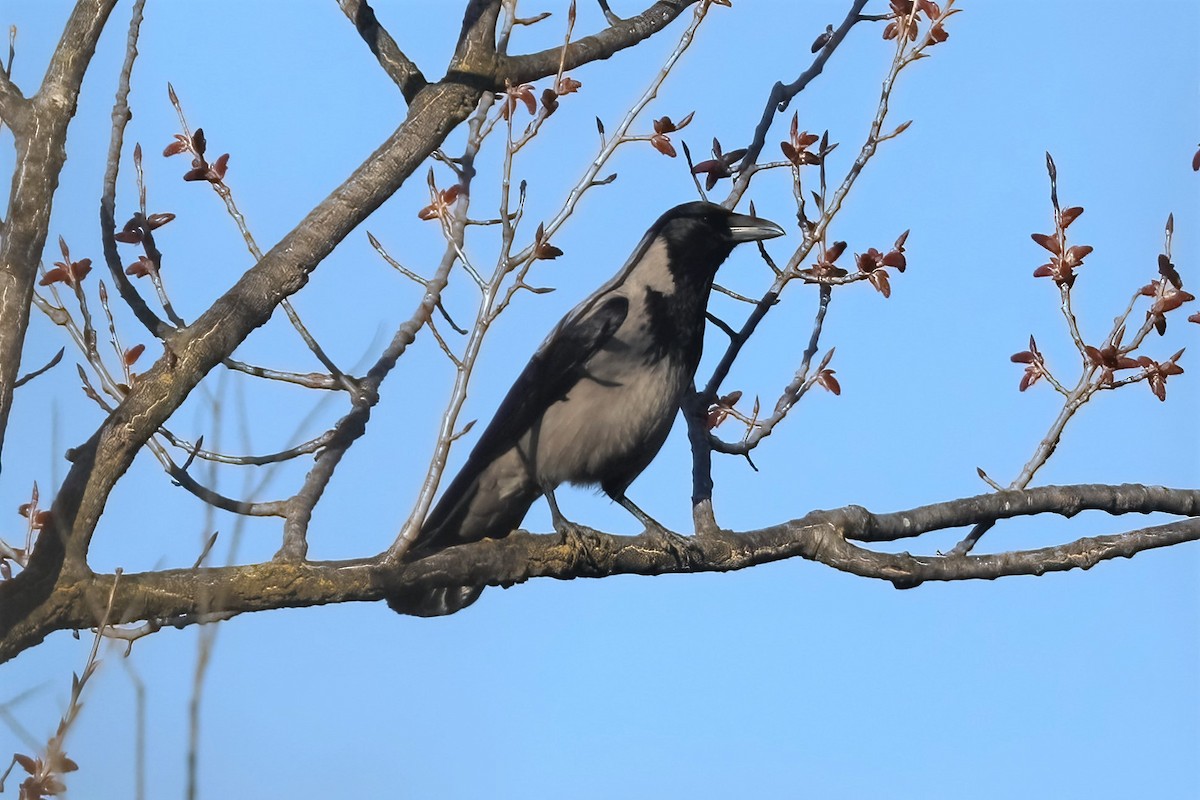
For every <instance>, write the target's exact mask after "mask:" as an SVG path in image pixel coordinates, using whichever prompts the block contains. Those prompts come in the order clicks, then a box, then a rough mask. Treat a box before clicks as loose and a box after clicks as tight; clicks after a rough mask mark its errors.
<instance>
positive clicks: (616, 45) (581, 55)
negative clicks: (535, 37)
mask: <svg viewBox="0 0 1200 800" xmlns="http://www.w3.org/2000/svg"><path fill="white" fill-rule="evenodd" d="M862 1H863V2H865V0H862ZM696 2H697V0H658V2H656V3H655V4H654V5H652V6H650V7H649V8H647V9H646V10H645V11H643V12H642V13H641V14H638V15H637V16H634V17H629V18H628V19H625V20H620V21H619V24H617V23H613V22H612V20H611V19H610V20H609V22H610V26H609V27H608V28H605V29H604V30H602V31H600V32H599V33H597V34H593V35H592V36H585V37H583V38H582V39H577V40H576V41H574V42H572V43H571V44H569V45H567V46H566V47H565V48H563V47H549V48H547V49H545V50H542V51H540V52H537V53H530V54H528V55H520V56H506V57H504V58H502V59H501V63H500V67H499V70H498V74H499V75H501V76H503V77H505V78H507V79H508V80H509V81H511V82H512V83H514V84H519V83H532V82H533V81H536V80H538V79H539V78H545V77H548V76H550V75H554V74H556V73H557V72H558V71H559V69H560V67H561V68H562V69H563V70H569V69H575V68H576V67H579V66H581V65H583V64H589V63H591V62H593V61H601V60H604V59H607V58H611V57H612V56H614V55H616V54H617V53H619V52H621V51H622V50H625V49H626V48H629V47H633V46H634V45H636V44H638V43H639V42H641V41H643V40H645V39H648V38H650V37H651V36H653V35H654V34H656V33H658V32H659V31H661V30H662V29H663V28H665V27H667V25H669V24H670V23H671V22H672V21H674V19H675V18H676V17H678V16H679V15H680V14H682V13H683V11H684V9H686V8H687V7H688V6H690V5H693V4H695V3H696Z"/></svg>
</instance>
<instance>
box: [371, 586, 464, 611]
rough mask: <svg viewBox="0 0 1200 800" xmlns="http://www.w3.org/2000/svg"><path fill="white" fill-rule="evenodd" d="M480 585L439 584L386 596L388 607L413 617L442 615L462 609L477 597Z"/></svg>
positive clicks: (403, 590) (402, 590) (404, 590)
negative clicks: (434, 587) (430, 587)
mask: <svg viewBox="0 0 1200 800" xmlns="http://www.w3.org/2000/svg"><path fill="white" fill-rule="evenodd" d="M481 594H483V587H482V586H439V587H438V588H436V589H401V590H400V591H399V592H397V593H396V594H394V595H392V596H391V597H389V598H388V601H387V604H388V608H390V609H391V610H392V611H395V612H396V613H397V614H409V615H411V616H414V617H444V616H446V615H447V614H453V613H455V612H456V611H462V610H463V609H464V608H466V607H467V606H469V605H471V603H474V602H475V601H476V600H478V599H479V595H481Z"/></svg>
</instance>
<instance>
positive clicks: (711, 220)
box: [650, 200, 783, 282]
mask: <svg viewBox="0 0 1200 800" xmlns="http://www.w3.org/2000/svg"><path fill="white" fill-rule="evenodd" d="M650 233H651V235H652V236H656V237H658V238H661V239H662V240H663V241H664V242H665V243H666V245H667V253H668V255H669V263H670V265H671V271H672V272H673V273H674V274H675V275H676V279H677V280H678V279H680V278H684V277H687V278H693V279H695V278H698V279H699V280H700V281H702V282H708V281H711V280H712V278H713V276H714V275H715V274H716V271H717V267H719V266H721V263H722V262H723V261H724V260H725V259H726V258H728V256H729V254H730V252H732V251H733V248H734V246H735V245H737V244H740V243H742V242H754V241H758V240H760V239H773V238H774V237H776V236H782V235H783V228H780V227H779V226H778V225H776V224H775V223H774V222H771V221H770V220H765V219H761V218H759V217H752V216H750V215H748V214H737V213H734V212H732V211H730V210H729V209H727V208H724V207H723V206H719V205H717V204H716V203H706V202H704V201H701V200H697V201H695V202H692V203H684V204H683V205H679V206H675V207H674V208H672V209H671V210H670V211H668V212H666V213H665V214H663V215H662V216H661V217H659V218H658V221H657V222H655V223H654V225H653V226H652V227H651V229H650Z"/></svg>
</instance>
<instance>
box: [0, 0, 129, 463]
mask: <svg viewBox="0 0 1200 800" xmlns="http://www.w3.org/2000/svg"><path fill="white" fill-rule="evenodd" d="M115 4H116V0H80V2H78V3H76V5H75V9H74V10H73V11H72V12H71V16H70V18H69V19H68V20H67V25H66V28H65V29H64V31H63V35H62V38H61V39H60V40H59V43H58V47H57V48H56V49H55V51H54V55H53V56H52V57H51V59H50V65H49V67H48V68H47V69H46V76H45V78H44V79H43V81H42V86H41V88H40V89H39V90H38V93H37V94H36V95H34V96H33V97H32V98H30V99H29V100H28V101H20V100H19V97H20V93H19V92H17V91H16V87H14V86H13V85H12V84H11V82H9V81H8V79H7V78H5V79H4V82H3V83H2V84H0V111H3V113H4V115H5V122H6V123H8V124H9V125H10V126H11V127H12V132H13V136H14V137H15V139H16V146H17V169H16V170H14V172H13V182H12V188H11V190H10V194H9V202H8V221H7V223H6V226H5V230H4V236H3V238H0V453H2V452H3V447H4V432H5V429H6V428H7V427H8V414H9V411H10V409H11V408H12V399H13V389H14V388H15V387H14V384H15V383H16V381H17V377H18V373H19V372H20V368H21V350H22V348H23V346H24V344H25V331H26V330H27V329H28V327H29V308H30V304H31V302H32V299H33V284H34V279H35V278H36V277H37V265H38V261H39V260H40V259H41V256H42V249H43V247H44V246H45V244H46V236H47V234H48V232H49V226H50V212H51V209H52V207H53V204H54V192H55V190H56V189H57V188H58V175H59V173H60V172H61V171H62V168H63V164H64V163H65V161H66V158H67V151H66V139H67V124H68V123H69V122H70V121H71V118H72V117H74V115H75V105H76V101H77V100H78V98H79V86H80V84H81V83H82V82H83V73H84V71H85V70H86V69H87V65H88V63H89V62H90V61H91V58H92V54H93V53H94V52H95V51H96V41H97V40H98V39H99V38H100V32H101V30H103V29H104V23H105V21H106V20H107V19H108V15H109V13H110V12H111V11H112V8H113V6H114V5H115ZM10 115H12V116H11V117H10Z"/></svg>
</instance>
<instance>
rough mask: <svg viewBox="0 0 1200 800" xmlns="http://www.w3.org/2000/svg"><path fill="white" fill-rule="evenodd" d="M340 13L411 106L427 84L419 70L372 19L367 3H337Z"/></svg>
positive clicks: (361, 0) (356, 0) (343, 0)
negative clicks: (352, 26) (352, 24)
mask: <svg viewBox="0 0 1200 800" xmlns="http://www.w3.org/2000/svg"><path fill="white" fill-rule="evenodd" d="M338 5H340V6H341V7H342V11H343V12H344V13H345V14H346V16H347V17H349V19H350V21H351V22H353V23H354V27H355V28H356V29H357V30H358V35H359V36H361V37H362V38H363V41H364V42H366V43H367V47H368V48H370V50H371V52H372V53H373V54H374V55H375V58H376V59H378V61H379V66H381V67H383V71H384V72H386V73H387V75H388V77H389V78H391V79H392V81H394V82H395V84H396V85H397V86H399V87H400V93H401V94H402V95H404V99H405V100H406V101H407V102H409V103H411V102H412V101H413V98H415V97H416V96H417V92H419V91H421V90H422V89H424V88H425V86H426V85H427V84H428V83H429V82H428V81H427V80H425V76H424V75H423V74H422V73H421V69H420V67H418V66H417V65H416V64H414V63H413V62H412V61H411V60H410V59H409V57H408V56H406V55H404V51H402V50H401V49H400V46H399V45H397V44H396V40H395V39H393V38H392V37H391V34H389V33H388V32H387V31H386V30H384V27H383V26H382V25H380V24H379V20H378V19H376V18H375V11H374V9H372V8H371V6H370V5H368V4H367V2H366V0H338Z"/></svg>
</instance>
